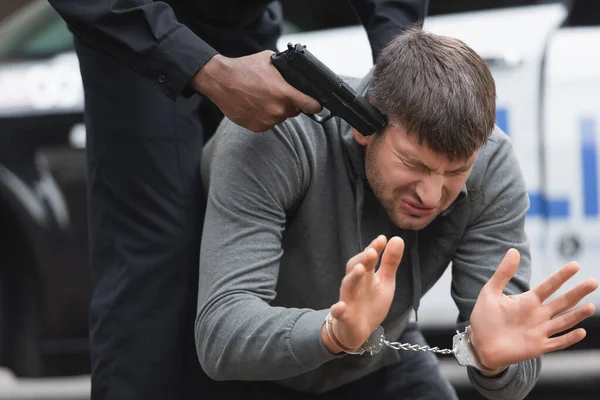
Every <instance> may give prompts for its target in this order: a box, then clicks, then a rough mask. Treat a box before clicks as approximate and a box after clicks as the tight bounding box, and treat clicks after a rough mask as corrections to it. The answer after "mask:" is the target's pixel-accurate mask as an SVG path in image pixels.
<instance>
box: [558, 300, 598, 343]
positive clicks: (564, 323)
mask: <svg viewBox="0 0 600 400" xmlns="http://www.w3.org/2000/svg"><path fill="white" fill-rule="evenodd" d="M595 310H596V309H595V307H594V305H593V304H592V303H589V304H585V305H583V306H581V307H578V308H577V309H575V310H571V311H569V312H568V313H565V314H563V315H560V316H558V317H556V318H554V319H552V320H550V321H549V322H548V332H547V334H548V336H552V335H555V334H557V333H560V332H564V331H566V330H568V329H571V328H572V327H574V326H575V325H577V324H578V323H580V322H581V321H583V320H584V319H586V318H588V317H591V316H592V315H594V312H595Z"/></svg>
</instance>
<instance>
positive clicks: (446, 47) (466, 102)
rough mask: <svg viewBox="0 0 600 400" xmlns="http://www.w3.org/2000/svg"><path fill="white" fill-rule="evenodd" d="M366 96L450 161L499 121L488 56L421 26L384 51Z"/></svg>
mask: <svg viewBox="0 0 600 400" xmlns="http://www.w3.org/2000/svg"><path fill="white" fill-rule="evenodd" d="M368 95H369V99H370V101H371V102H372V103H373V104H374V105H375V106H376V107H377V108H379V109H380V110H381V111H382V112H383V113H384V114H386V115H387V116H388V119H389V120H390V122H391V123H392V124H393V123H394V122H400V123H401V124H402V125H403V126H404V127H405V128H406V130H407V132H408V133H409V134H413V133H414V134H416V135H417V136H418V140H419V143H423V142H425V144H426V145H427V146H428V147H429V148H430V149H431V150H432V151H434V152H436V153H439V154H442V155H444V156H446V157H448V158H449V159H450V160H457V159H463V160H464V159H468V158H469V157H470V156H471V155H472V154H473V153H474V152H475V151H476V150H477V149H479V147H481V146H482V145H483V144H485V143H486V142H487V138H488V137H489V135H490V134H491V132H492V130H493V128H494V124H495V120H496V86H495V84H494V78H493V77H492V74H491V73H490V70H489V68H488V67H487V65H486V63H485V61H483V59H482V58H481V57H479V55H477V53H475V51H474V50H473V49H471V48H470V47H468V46H467V45H466V44H465V43H463V42H462V41H460V40H458V39H454V38H450V37H446V36H440V35H435V34H431V33H426V32H424V31H423V30H422V29H421V27H420V26H419V25H415V26H414V27H412V28H411V29H409V30H407V31H405V32H404V33H402V34H400V35H398V36H397V37H396V38H394V39H393V40H392V41H391V42H390V43H389V44H388V45H387V46H386V47H385V49H384V50H383V51H382V52H381V55H380V56H379V59H378V60H377V63H376V64H375V67H374V69H373V77H372V80H371V83H370V87H369V91H368Z"/></svg>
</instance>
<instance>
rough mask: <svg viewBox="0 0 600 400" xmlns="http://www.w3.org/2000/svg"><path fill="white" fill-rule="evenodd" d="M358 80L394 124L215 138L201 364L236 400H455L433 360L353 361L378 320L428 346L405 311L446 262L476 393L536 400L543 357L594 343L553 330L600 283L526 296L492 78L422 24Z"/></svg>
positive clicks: (208, 166) (511, 169)
mask: <svg viewBox="0 0 600 400" xmlns="http://www.w3.org/2000/svg"><path fill="white" fill-rule="evenodd" d="M350 83H351V84H352V85H353V86H354V87H355V88H356V90H357V91H358V92H359V93H362V94H364V95H366V96H367V97H368V98H369V100H370V101H371V102H372V103H373V104H374V105H375V106H376V107H378V108H379V109H380V110H381V112H382V113H383V114H385V115H386V116H387V120H388V123H387V125H386V126H385V127H384V128H383V129H382V130H381V131H379V132H377V133H375V134H373V135H371V136H363V135H362V134H361V133H360V132H358V131H356V130H355V129H353V128H352V127H350V126H349V125H348V124H347V123H346V122H345V121H343V120H341V119H338V118H333V119H331V120H329V121H328V122H326V123H325V124H323V125H320V124H318V123H316V122H314V121H313V120H312V119H310V118H308V117H307V116H304V115H301V116H298V117H296V118H293V119H289V120H287V121H286V122H284V123H282V124H280V125H278V126H276V127H274V128H273V129H271V130H269V131H267V132H263V133H260V134H253V133H251V132H248V131H246V130H244V129H243V128H241V127H239V126H237V125H235V124H233V123H232V122H230V121H228V120H225V121H224V122H223V123H222V125H221V126H220V128H219V130H218V131H217V133H216V134H215V136H214V138H213V139H212V140H211V141H210V142H209V143H208V144H207V146H206V148H205V151H204V154H203V158H202V159H203V165H202V176H203V182H204V184H205V188H206V190H207V191H208V192H207V193H208V204H207V212H206V219H205V225H204V233H203V238H202V248H201V254H200V279H199V296H198V314H197V319H196V332H195V333H196V344H197V350H198V357H199V359H200V362H201V365H202V367H203V368H204V370H205V371H206V372H207V374H208V375H209V376H211V377H212V378H213V379H215V380H219V381H221V380H225V381H246V383H233V382H231V385H237V384H239V385H241V387H242V388H244V389H242V390H244V391H245V392H244V393H245V396H246V397H243V396H242V397H240V398H249V397H250V396H251V393H253V391H254V392H256V393H259V396H260V398H263V399H265V398H292V397H294V398H312V397H314V396H315V394H320V395H321V396H324V397H325V398H344V399H348V398H350V399H352V398H359V397H360V398H364V397H365V396H369V397H373V398H378V399H380V398H394V399H400V398H402V399H422V398H440V399H455V398H456V394H455V393H454V391H453V389H452V388H451V386H450V385H449V384H448V382H447V381H446V380H445V379H444V378H443V377H442V376H441V374H440V371H439V364H438V363H437V360H436V358H435V357H436V356H435V355H433V354H431V353H422V352H420V353H414V352H407V351H396V350H393V349H391V348H387V347H384V348H383V349H382V350H381V351H380V352H379V353H377V354H374V355H371V354H369V353H364V354H360V355H359V354H353V353H354V351H353V350H354V349H357V348H360V347H361V345H362V344H363V343H364V342H365V341H366V340H367V339H369V338H371V339H372V338H373V336H371V334H372V332H373V331H374V330H375V328H377V327H378V326H382V327H383V328H384V330H385V337H386V338H387V340H389V341H396V340H398V341H401V342H411V343H417V344H424V339H423V337H422V335H421V334H420V333H419V332H418V331H417V330H416V329H415V328H414V326H413V325H412V324H409V322H408V321H409V316H410V314H411V312H412V311H413V309H414V311H415V312H416V311H417V310H418V307H419V301H420V299H421V296H422V295H423V294H424V293H426V292H427V291H428V290H429V289H430V288H431V287H432V286H433V284H434V283H435V282H436V281H437V280H438V279H439V278H440V276H441V275H442V273H443V272H444V270H445V269H446V268H448V266H449V264H450V263H451V265H452V297H453V299H454V301H455V302H456V304H457V306H458V309H459V315H458V328H459V329H460V330H461V331H463V330H464V329H465V327H467V326H468V325H470V327H469V330H468V335H467V338H468V340H469V342H468V343H469V346H468V348H469V349H470V350H469V351H470V356H471V357H472V358H473V359H474V360H476V365H477V367H478V368H474V367H468V368H469V371H468V373H469V378H470V380H471V382H472V383H473V384H474V385H475V387H476V388H477V389H478V390H479V391H480V392H481V393H482V394H483V395H485V396H486V397H487V398H489V399H507V400H518V399H522V398H524V397H525V396H526V395H527V394H528V393H529V392H530V390H531V389H532V387H533V386H534V385H535V382H536V380H537V378H538V376H539V373H540V359H539V357H540V356H541V355H542V354H544V353H546V352H549V351H553V350H558V349H561V348H564V347H567V346H569V345H571V344H573V343H575V342H577V341H579V340H581V339H582V338H583V336H584V334H585V332H583V331H582V330H574V331H573V332H571V333H569V334H567V335H563V336H559V337H555V338H550V336H552V335H554V334H556V333H558V332H561V331H563V330H565V329H567V328H569V327H572V326H574V325H576V324H577V323H579V322H580V321H581V320H582V319H584V318H586V317H588V316H590V315H592V314H593V312H594V309H593V306H592V305H590V304H587V305H585V306H582V307H579V308H578V309H576V310H575V311H570V312H569V313H566V314H564V315H563V316H561V317H558V318H554V319H553V318H552V317H554V316H556V315H557V314H559V313H561V312H563V311H566V310H567V309H569V308H571V307H573V306H574V305H576V304H577V303H578V302H579V301H580V300H581V299H582V298H583V297H584V296H585V295H587V294H588V293H589V292H591V291H592V290H595V289H596V287H597V283H596V282H595V281H593V280H588V281H584V282H583V283H581V284H579V285H578V286H576V287H575V288H574V289H572V290H570V291H569V292H567V293H565V294H563V295H561V296H559V297H558V298H557V299H556V300H553V301H552V302H549V303H547V304H543V303H544V301H545V300H546V299H547V298H548V297H549V296H550V295H552V294H553V293H554V292H555V291H556V290H557V289H558V288H559V287H560V285H561V284H562V283H564V282H565V281H566V280H568V279H569V278H570V277H571V276H572V275H573V274H574V273H575V272H576V270H577V265H576V264H567V265H566V266H565V267H563V268H562V269H561V270H560V271H559V272H558V273H557V274H555V275H553V276H551V277H549V278H548V279H547V280H545V281H544V282H543V283H542V284H541V285H540V286H538V287H536V288H534V289H533V290H529V279H530V272H531V260H530V254H529V247H528V242H527V238H526V235H525V232H524V222H525V214H526V211H527V208H528V206H529V202H528V197H527V192H526V189H525V184H524V181H523V177H522V174H521V171H520V169H519V165H518V162H517V160H516V158H515V155H514V153H513V151H512V148H511V143H510V141H509V139H508V138H507V137H506V136H505V135H504V134H503V133H502V132H501V131H500V130H499V129H498V128H497V127H495V125H494V122H495V86H494V81H493V78H492V76H491V74H490V71H489V70H488V68H487V66H486V65H485V63H484V62H483V61H482V60H481V58H480V57H478V56H477V55H476V54H475V53H474V52H473V51H472V50H471V49H470V48H468V47H467V46H466V45H465V44H464V43H462V42H460V41H458V40H455V39H451V38H446V37H441V36H436V35H432V34H426V33H424V32H422V31H421V30H420V29H417V28H415V29H412V30H410V31H409V32H407V33H405V34H403V35H400V36H399V37H397V38H396V39H394V40H393V41H392V42H391V43H390V45H389V46H388V47H387V48H386V49H385V50H384V51H383V52H382V54H381V56H380V59H379V61H378V62H377V65H376V66H375V67H374V70H373V73H372V75H371V74H369V76H367V77H366V78H364V79H363V80H362V81H360V82H353V81H350ZM326 317H327V322H325V320H326ZM448 345H449V346H450V343H448ZM232 387H233V386H232Z"/></svg>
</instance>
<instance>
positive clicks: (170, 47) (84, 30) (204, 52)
mask: <svg viewBox="0 0 600 400" xmlns="http://www.w3.org/2000/svg"><path fill="white" fill-rule="evenodd" d="M49 3H50V4H51V5H52V7H54V9H55V10H56V11H57V12H58V14H60V16H61V17H62V18H63V19H64V20H65V21H66V22H67V24H68V25H69V28H70V29H71V30H72V31H73V33H74V34H75V35H76V36H78V37H80V38H81V39H82V40H83V41H84V42H86V43H89V44H91V45H93V46H94V47H95V48H97V49H99V50H101V51H103V52H105V53H106V54H108V55H110V56H111V57H113V58H115V59H116V60H117V61H119V62H121V63H123V64H124V65H127V66H128V67H130V68H132V69H133V70H134V71H136V72H138V73H140V74H141V75H143V76H144V77H146V78H148V79H150V80H151V81H153V82H155V83H156V84H157V85H159V87H160V88H161V90H162V91H163V92H164V93H165V94H166V95H167V96H168V97H170V98H172V99H175V98H176V97H177V96H179V95H180V94H185V95H191V94H192V93H193V92H192V91H191V89H190V88H189V87H188V86H187V84H188V82H189V81H190V79H191V78H192V77H193V76H194V75H195V73H196V72H197V71H198V70H199V69H200V68H201V67H202V66H203V65H204V64H205V63H206V62H207V61H208V60H209V59H210V58H212V57H213V56H214V55H215V54H217V51H216V50H215V49H213V48H212V47H211V46H210V45H208V44H207V43H206V42H205V41H204V40H202V39H200V38H199V37H198V36H196V35H195V34H194V33H193V32H192V31H191V30H190V29H189V28H188V27H186V26H185V25H183V24H181V23H179V22H178V21H177V18H176V17H175V14H174V12H173V10H172V9H171V7H170V6H169V5H168V4H167V3H165V2H161V1H152V0H49Z"/></svg>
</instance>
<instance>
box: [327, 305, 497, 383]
mask: <svg viewBox="0 0 600 400" xmlns="http://www.w3.org/2000/svg"><path fill="white" fill-rule="evenodd" d="M332 326H333V316H332V315H331V313H328V314H327V316H326V317H325V330H326V332H327V336H328V337H329V340H330V341H331V342H332V343H333V344H334V345H335V346H336V347H337V348H339V349H340V350H342V352H344V353H347V354H355V355H362V354H364V353H369V354H370V355H372V356H373V355H375V354H377V353H379V352H380V351H381V349H383V348H384V347H390V348H392V349H394V350H411V351H423V352H432V353H438V354H452V355H453V356H454V357H455V358H456V360H457V361H458V364H459V365H462V366H463V367H473V368H475V369H477V370H478V371H480V372H482V373H485V374H489V375H497V374H500V373H502V372H503V371H504V370H505V369H506V368H503V369H500V370H490V369H488V368H486V367H484V366H483V365H482V364H481V362H479V360H478V359H477V357H476V355H475V352H474V350H473V344H472V343H471V338H470V330H469V328H470V326H467V327H466V328H465V330H464V332H459V331H456V334H455V335H454V337H453V338H452V349H440V348H438V347H429V346H426V345H417V344H409V343H399V342H390V341H388V340H386V338H385V331H384V329H383V327H382V326H381V325H379V326H378V327H377V328H375V330H374V331H373V333H371V335H370V336H369V337H368V338H367V340H366V341H365V342H364V343H363V344H362V345H361V346H360V347H358V348H356V349H349V348H347V347H346V346H344V345H343V344H341V343H340V341H339V340H338V338H337V337H336V336H335V333H334V332H333V329H332Z"/></svg>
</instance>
